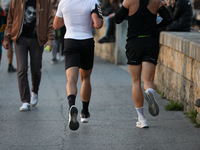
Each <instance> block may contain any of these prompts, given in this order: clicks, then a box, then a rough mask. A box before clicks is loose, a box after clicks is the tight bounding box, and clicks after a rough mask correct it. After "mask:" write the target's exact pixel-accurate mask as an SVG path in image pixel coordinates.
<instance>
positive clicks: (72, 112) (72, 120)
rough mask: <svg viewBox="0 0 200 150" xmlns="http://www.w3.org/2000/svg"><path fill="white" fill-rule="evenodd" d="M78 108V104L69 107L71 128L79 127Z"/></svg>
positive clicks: (69, 124)
mask: <svg viewBox="0 0 200 150" xmlns="http://www.w3.org/2000/svg"><path fill="white" fill-rule="evenodd" d="M77 115H78V110H77V108H76V106H74V105H72V106H71V108H70V109H69V123H68V126H69V128H70V129H71V130H77V129H78V128H79V123H78V121H77Z"/></svg>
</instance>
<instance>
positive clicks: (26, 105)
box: [19, 103, 30, 111]
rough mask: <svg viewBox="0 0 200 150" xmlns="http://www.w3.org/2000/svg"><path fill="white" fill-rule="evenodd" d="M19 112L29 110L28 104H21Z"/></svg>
mask: <svg viewBox="0 0 200 150" xmlns="http://www.w3.org/2000/svg"><path fill="white" fill-rule="evenodd" d="M19 110H20V111H28V110H30V104H29V103H23V104H22V106H21V107H20V109H19Z"/></svg>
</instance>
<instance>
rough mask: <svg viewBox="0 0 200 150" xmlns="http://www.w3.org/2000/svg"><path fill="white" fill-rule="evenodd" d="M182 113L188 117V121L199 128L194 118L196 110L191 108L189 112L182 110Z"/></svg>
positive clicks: (199, 125)
mask: <svg viewBox="0 0 200 150" xmlns="http://www.w3.org/2000/svg"><path fill="white" fill-rule="evenodd" d="M184 114H185V115H187V117H188V118H189V119H190V121H191V122H192V123H195V124H196V125H195V127H197V128H200V124H199V123H197V120H196V117H197V114H198V112H197V110H193V109H192V110H190V111H189V112H184Z"/></svg>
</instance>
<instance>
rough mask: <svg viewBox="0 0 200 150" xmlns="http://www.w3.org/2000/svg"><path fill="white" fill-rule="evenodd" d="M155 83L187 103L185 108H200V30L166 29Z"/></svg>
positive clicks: (172, 97) (171, 95)
mask: <svg viewBox="0 0 200 150" xmlns="http://www.w3.org/2000/svg"><path fill="white" fill-rule="evenodd" d="M160 44H161V47H160V53H159V59H158V65H157V70H156V74H155V84H156V86H157V89H158V90H159V91H161V92H163V93H164V96H166V98H167V99H173V100H174V101H180V102H182V103H184V111H189V110H191V109H196V110H197V111H198V115H197V120H198V122H199V123H200V108H197V107H196V106H195V105H194V101H195V100H196V99H197V98H200V33H196V32H195V33H194V32H193V33H192V32H190V33H185V32H162V33H161V34H160Z"/></svg>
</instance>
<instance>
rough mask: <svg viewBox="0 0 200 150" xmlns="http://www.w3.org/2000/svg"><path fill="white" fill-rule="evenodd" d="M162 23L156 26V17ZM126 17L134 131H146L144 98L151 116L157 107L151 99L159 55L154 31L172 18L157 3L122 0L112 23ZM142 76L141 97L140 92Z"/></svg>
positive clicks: (154, 114) (157, 41) (150, 0)
mask: <svg viewBox="0 0 200 150" xmlns="http://www.w3.org/2000/svg"><path fill="white" fill-rule="evenodd" d="M158 13H159V14H160V16H161V17H162V18H163V20H162V21H161V22H160V23H159V24H158V25H157V24H156V18H157V14H158ZM127 15H128V34H127V37H128V38H127V44H126V56H127V60H128V61H127V63H128V65H129V71H130V74H131V77H132V85H133V86H132V96H133V100H134V103H135V108H136V111H137V114H138V121H137V123H136V127H139V128H148V127H149V126H148V125H147V120H146V118H145V117H144V113H143V105H144V97H145V100H146V101H147V103H148V107H149V112H150V114H151V115H152V116H157V115H158V114H159V106H158V103H157V102H156V99H155V96H154V93H155V91H154V89H155V87H154V83H153V80H154V74H155V69H156V64H157V59H158V53H159V40H158V37H157V27H161V26H164V25H168V24H170V23H171V20H172V19H171V16H170V14H169V12H168V11H167V9H166V8H165V6H163V3H162V2H161V1H160V0H124V1H123V4H122V7H121V8H120V9H119V10H118V11H117V12H116V15H115V22H116V23H117V24H119V23H121V22H122V21H123V20H124V19H125V17H127ZM141 73H143V81H144V89H145V92H144V96H143V92H142V88H141Z"/></svg>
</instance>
